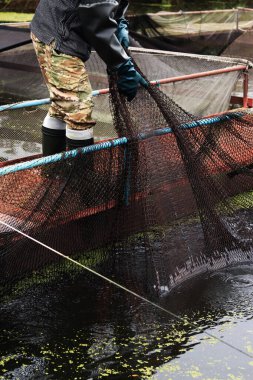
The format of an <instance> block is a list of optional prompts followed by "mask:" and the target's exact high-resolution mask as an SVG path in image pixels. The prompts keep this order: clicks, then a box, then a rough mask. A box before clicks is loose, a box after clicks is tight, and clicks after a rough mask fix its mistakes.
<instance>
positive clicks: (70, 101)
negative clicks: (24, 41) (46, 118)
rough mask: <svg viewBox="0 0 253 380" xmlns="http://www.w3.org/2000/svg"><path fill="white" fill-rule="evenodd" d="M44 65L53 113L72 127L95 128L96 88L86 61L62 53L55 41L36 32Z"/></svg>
mask: <svg viewBox="0 0 253 380" xmlns="http://www.w3.org/2000/svg"><path fill="white" fill-rule="evenodd" d="M32 40H33V45H34V48H35V52H36V55H37V57H38V61H39V64H40V68H41V71H42V74H43V76H44V79H45V81H46V84H47V87H48V90H49V92H50V99H51V107H50V109H49V115H50V116H52V117H55V118H57V119H60V120H63V121H65V122H66V125H67V126H68V127H69V128H71V129H76V130H84V129H88V128H92V127H93V126H94V124H95V121H94V120H92V117H91V113H92V109H93V101H92V89H91V85H90V81H89V79H88V74H87V72H86V69H85V65H84V63H83V61H82V60H81V59H79V58H77V57H72V56H70V55H66V54H62V53H58V52H57V51H55V50H54V42H53V43H51V44H50V45H45V44H44V43H42V42H40V41H39V40H38V39H37V38H36V37H35V36H34V35H33V34H32Z"/></svg>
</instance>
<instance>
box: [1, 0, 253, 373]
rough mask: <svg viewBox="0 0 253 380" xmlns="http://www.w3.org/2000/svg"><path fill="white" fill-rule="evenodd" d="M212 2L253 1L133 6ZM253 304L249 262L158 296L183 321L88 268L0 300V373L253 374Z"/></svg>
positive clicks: (221, 4)
mask: <svg viewBox="0 0 253 380" xmlns="http://www.w3.org/2000/svg"><path fill="white" fill-rule="evenodd" d="M214 3H215V6H216V7H220V8H222V7H226V8H228V7H229V6H231V7H232V6H236V5H241V6H253V4H252V2H247V1H243V2H235V1H231V2H226V3H224V2H206V3H205V4H204V3H203V4H202V3H199V2H196V1H195V2H193V1H187V2H186V1H184V2H183V1H175V2H172V6H170V7H169V6H168V4H162V5H161V4H152V3H148V4H138V5H134V6H133V8H132V9H138V11H140V12H142V11H143V10H144V9H145V11H158V10H161V9H170V10H179V9H200V7H202V9H208V8H210V7H211V4H214ZM200 4H202V5H200ZM134 7H135V8H134ZM4 98H5V100H6V95H5V97H4ZM9 100H10V101H13V99H11V97H10V98H9ZM1 103H2V101H1ZM6 103H7V102H6ZM179 254H180V252H179ZM252 300H253V267H250V266H238V267H235V268H232V269H227V270H224V271H220V272H217V273H215V274H213V275H212V276H210V277H205V276H203V277H201V278H199V279H198V280H195V281H193V282H191V283H187V284H186V285H185V286H184V287H181V288H180V289H177V290H176V291H175V292H174V293H173V294H171V295H168V296H166V297H163V298H161V299H159V300H155V302H158V303H159V305H160V306H162V307H163V308H165V309H168V310H170V311H172V312H173V313H174V314H176V315H177V316H178V317H179V318H180V319H177V318H171V317H170V316H169V315H168V314H166V313H164V312H162V311H160V310H158V309H156V308H154V307H152V306H150V305H148V304H146V303H145V302H140V301H138V300H136V299H135V298H133V297H129V296H128V295H126V294H125V293H124V292H123V291H121V290H117V289H116V288H115V287H113V286H111V285H108V284H106V283H101V282H98V281H96V279H95V278H91V277H90V276H86V274H85V273H83V275H82V276H81V277H80V278H79V279H77V280H76V281H74V282H73V283H66V282H64V283H59V284H57V286H51V287H50V286H48V287H47V289H46V291H44V292H43V291H41V289H33V290H31V291H29V292H27V294H25V295H23V296H22V297H20V298H19V299H16V300H12V301H10V302H8V303H7V304H5V305H3V306H0V379H13V380H14V379H15V380H26V379H43V380H44V379H45V380H49V379H55V380H61V379H64V380H65V379H68V380H72V379H73V380H75V379H87V380H95V379H104V378H105V379H122V380H127V379H143V380H146V379H153V380H169V379H172V380H184V379H206V380H243V379H252V378H253V301H252ZM210 334H211V335H210ZM214 336H216V337H218V338H219V339H221V340H222V341H223V342H221V341H219V340H216V339H215V338H214ZM225 343H227V344H228V345H226V344H225ZM229 345H232V346H234V347H230V346H229ZM236 348H237V349H236ZM246 354H247V355H248V356H247V355H246Z"/></svg>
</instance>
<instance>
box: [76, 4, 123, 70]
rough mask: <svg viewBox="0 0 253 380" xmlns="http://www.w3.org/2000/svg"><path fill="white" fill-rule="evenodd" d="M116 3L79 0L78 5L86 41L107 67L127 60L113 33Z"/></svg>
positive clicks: (115, 23)
mask: <svg viewBox="0 0 253 380" xmlns="http://www.w3.org/2000/svg"><path fill="white" fill-rule="evenodd" d="M118 5H119V4H118V2H117V1H115V0H81V2H80V5H79V7H78V14H79V18H80V20H81V23H82V29H83V35H84V38H85V39H86V42H88V44H90V45H91V46H92V47H93V48H94V49H95V50H96V51H97V53H98V54H99V56H100V57H101V58H102V59H103V61H104V62H105V63H106V64H107V66H108V68H109V69H114V68H117V67H119V66H120V65H122V64H124V63H125V62H127V61H128V60H129V56H128V55H127V54H126V52H125V51H124V49H123V48H122V46H121V44H120V42H119V40H118V39H117V37H116V35H115V32H116V31H117V26H118V25H117V22H116V20H115V16H116V14H117V11H118Z"/></svg>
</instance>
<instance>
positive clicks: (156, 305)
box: [0, 220, 253, 359]
mask: <svg viewBox="0 0 253 380" xmlns="http://www.w3.org/2000/svg"><path fill="white" fill-rule="evenodd" d="M0 224H2V225H4V226H5V227H8V228H10V229H11V230H13V231H15V232H17V233H19V234H20V235H23V236H24V237H26V238H27V239H29V240H31V241H33V242H34V243H36V244H38V245H40V246H42V247H44V248H46V249H48V250H49V251H51V252H53V253H55V254H57V255H58V256H60V257H62V258H64V259H66V260H68V261H70V262H72V263H73V264H75V265H77V266H79V267H81V268H83V269H85V270H87V271H88V272H90V273H92V274H94V275H95V276H97V277H100V278H102V279H103V280H105V281H106V282H109V283H110V284H112V285H114V286H116V287H117V288H119V289H122V290H124V291H125V292H127V293H129V294H131V295H133V296H134V297H136V298H138V299H140V300H141V301H144V302H146V303H148V304H149V305H151V306H153V307H155V308H156V309H159V310H161V311H163V312H165V313H166V314H169V315H170V316H171V317H174V318H176V319H177V320H179V321H180V322H184V323H188V324H190V325H191V326H193V327H194V328H196V327H199V325H198V324H197V323H196V322H189V321H187V320H186V319H184V318H182V317H180V316H179V315H177V314H175V313H173V312H172V311H170V310H168V309H165V308H163V307H162V306H160V305H158V304H156V303H154V302H152V301H150V300H148V299H147V298H145V297H142V296H141V295H139V294H137V293H135V292H133V291H132V290H130V289H128V288H126V287H125V286H123V285H120V284H119V283H117V282H115V281H113V280H111V279H110V278H108V277H106V276H103V275H102V274H100V273H98V272H96V271H95V270H93V269H91V268H89V267H87V266H86V265H84V264H81V263H79V262H78V261H76V260H74V259H72V258H71V257H69V256H66V255H64V254H63V253H61V252H59V251H57V250H56V249H54V248H52V247H49V246H48V245H46V244H44V243H42V242H41V241H39V240H37V239H34V238H33V237H31V236H29V235H27V234H26V233H24V232H22V231H20V230H18V229H17V228H15V227H12V226H11V225H10V224H8V223H5V222H3V221H1V220H0ZM204 334H206V335H207V336H209V337H210V338H213V339H216V340H217V341H219V342H220V343H223V344H225V345H226V346H227V347H229V348H232V349H233V350H235V351H237V352H239V353H241V354H243V355H245V356H247V357H249V358H250V359H252V358H253V355H251V354H249V353H248V352H246V351H244V350H242V349H240V348H238V347H236V346H234V345H232V344H231V343H228V342H226V341H225V340H224V339H221V338H219V337H217V336H215V335H213V334H210V333H208V332H206V331H204Z"/></svg>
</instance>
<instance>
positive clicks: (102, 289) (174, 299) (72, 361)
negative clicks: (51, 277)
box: [0, 266, 253, 380]
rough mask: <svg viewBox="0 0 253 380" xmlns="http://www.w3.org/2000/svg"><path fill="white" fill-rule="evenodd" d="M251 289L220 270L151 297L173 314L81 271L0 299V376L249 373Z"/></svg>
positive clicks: (243, 273) (248, 282)
mask: <svg viewBox="0 0 253 380" xmlns="http://www.w3.org/2000/svg"><path fill="white" fill-rule="evenodd" d="M252 297H253V268H252V267H247V266H244V267H238V268H233V269H230V270H226V271H222V272H219V273H216V274H214V275H212V276H211V277H209V278H207V277H203V278H201V279H198V281H195V282H194V283H188V284H187V286H185V287H182V288H180V289H178V290H177V291H176V292H175V293H174V294H172V295H170V296H167V297H164V298H162V299H160V301H159V305H160V306H162V307H164V308H166V309H168V310H171V311H172V312H173V313H175V314H176V315H178V316H179V317H180V318H182V319H181V320H177V319H176V318H171V317H170V316H169V315H167V314H165V313H164V312H162V311H159V310H157V309H155V308H154V307H152V306H149V305H147V304H145V302H140V301H138V300H136V299H134V298H133V297H129V296H127V295H126V294H125V293H124V292H123V291H121V290H117V289H116V288H114V287H112V286H111V285H108V284H106V283H104V284H102V283H98V282H97V281H96V279H94V278H93V279H92V278H90V277H88V276H86V275H85V273H84V274H83V275H82V276H81V277H80V278H79V279H78V280H76V281H75V282H73V283H72V284H69V283H68V284H66V283H65V284H58V286H56V287H55V286H52V287H51V288H50V287H48V289H47V291H46V292H44V293H42V292H39V291H35V290H34V291H30V292H27V294H26V295H25V296H23V297H22V298H20V299H19V300H16V301H12V302H9V303H8V304H7V305H5V306H4V307H2V308H1V313H0V325H1V330H0V352H1V359H0V379H19V380H25V379H55V380H59V379H87V380H88V379H90V380H91V379H104V378H105V379H106V378H107V379H122V380H126V379H153V380H165V379H166V380H167V379H173V380H183V379H206V380H207V379H208V380H217V379H220V380H225V379H228V380H235V379H237V380H239V379H240V380H242V379H252V374H253V356H252V355H253V320H252V317H253V304H252ZM156 302H158V301H157V300H156ZM207 334H211V336H210V335H207ZM214 336H215V337H218V338H220V339H222V340H223V341H225V342H227V343H228V344H231V345H234V346H235V347H237V348H238V350H236V349H234V348H231V347H229V346H227V345H225V344H224V343H222V342H220V341H218V340H216V339H215V338H214ZM239 350H242V351H244V352H246V353H248V355H249V356H246V355H245V354H243V353H242V352H240V351H239ZM250 355H251V358H250Z"/></svg>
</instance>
